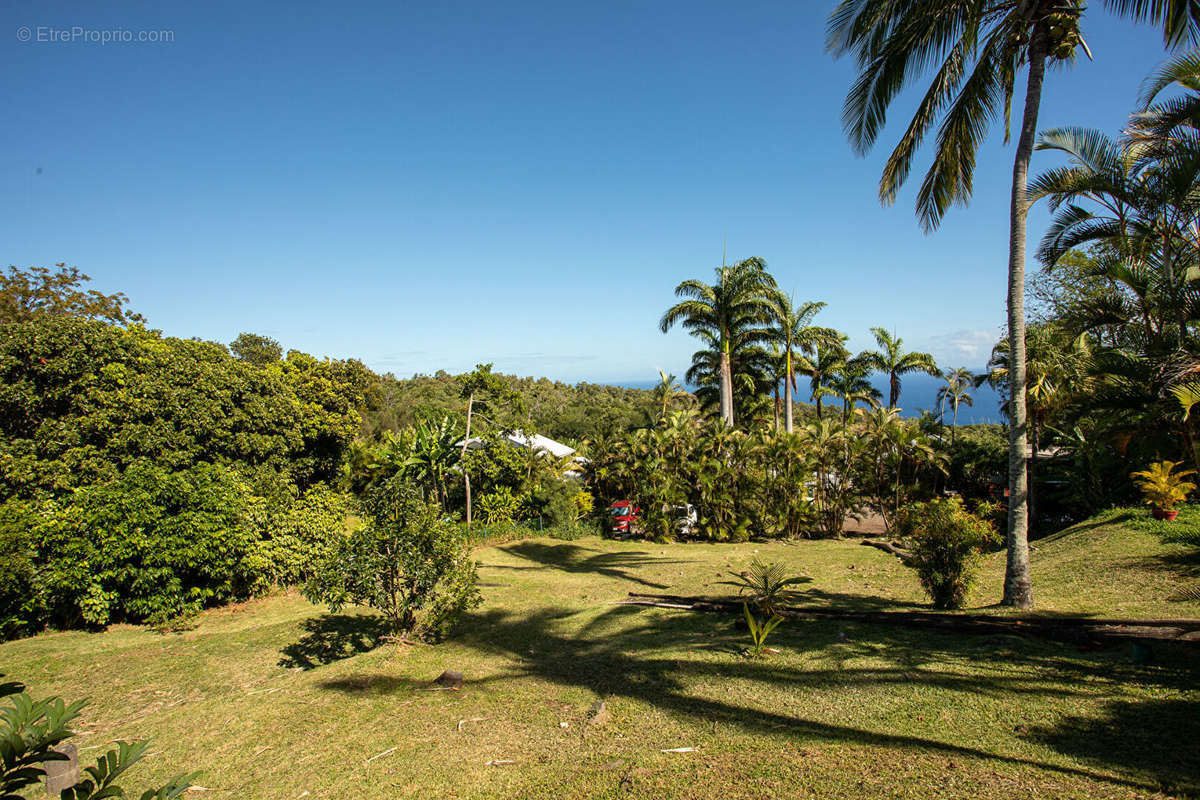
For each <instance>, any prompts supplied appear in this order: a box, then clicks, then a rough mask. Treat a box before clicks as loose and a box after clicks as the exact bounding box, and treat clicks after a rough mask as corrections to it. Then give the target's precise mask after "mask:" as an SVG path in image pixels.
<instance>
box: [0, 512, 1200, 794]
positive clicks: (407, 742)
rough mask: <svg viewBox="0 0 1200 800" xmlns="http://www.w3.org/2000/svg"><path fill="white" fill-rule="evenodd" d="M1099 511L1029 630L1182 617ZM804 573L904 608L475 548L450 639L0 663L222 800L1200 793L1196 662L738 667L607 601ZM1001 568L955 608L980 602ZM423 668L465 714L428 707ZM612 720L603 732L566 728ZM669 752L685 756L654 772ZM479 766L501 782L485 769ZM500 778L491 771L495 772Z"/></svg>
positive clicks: (210, 639)
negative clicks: (84, 700) (480, 599)
mask: <svg viewBox="0 0 1200 800" xmlns="http://www.w3.org/2000/svg"><path fill="white" fill-rule="evenodd" d="M1189 552H1190V551H1188V550H1187V549H1185V548H1183V547H1181V546H1178V545H1165V544H1163V543H1162V541H1161V540H1160V538H1159V537H1158V536H1157V535H1155V534H1153V533H1150V532H1147V531H1145V530H1139V529H1138V527H1137V526H1136V525H1133V524H1130V520H1129V519H1128V518H1127V516H1122V515H1121V514H1120V513H1110V514H1108V515H1106V516H1102V517H1100V518H1097V519H1096V520H1093V521H1091V522H1089V523H1085V524H1083V525H1080V526H1077V527H1076V528H1074V529H1071V530H1069V531H1067V532H1064V533H1062V534H1058V535H1056V536H1054V537H1050V538H1048V539H1044V540H1042V541H1041V542H1039V543H1037V546H1036V550H1035V554H1034V559H1035V561H1034V579H1035V591H1036V593H1037V599H1038V602H1039V606H1040V608H1041V609H1042V610H1044V611H1046V612H1057V613H1068V612H1069V613H1084V614H1094V615H1104V616H1153V617H1164V616H1175V617H1194V616H1200V607H1198V606H1197V605H1196V604H1190V605H1189V604H1180V603H1175V602H1170V601H1168V600H1167V599H1166V597H1167V596H1168V595H1170V594H1171V592H1172V590H1173V589H1174V588H1176V587H1177V586H1178V584H1179V581H1180V580H1181V576H1182V577H1184V578H1187V577H1188V576H1192V577H1196V576H1198V575H1200V563H1198V562H1197V561H1196V560H1194V559H1193V558H1192V557H1190V556H1189V555H1188V553H1189ZM756 557H758V558H763V559H766V560H776V561H781V562H784V563H786V564H788V565H789V566H790V567H791V568H792V570H793V571H794V572H798V573H803V574H806V575H808V576H810V577H811V578H812V582H811V583H809V584H807V585H806V586H805V588H807V589H808V592H809V597H810V601H811V602H812V603H815V604H820V605H823V606H837V607H847V608H897V607H901V608H902V607H920V606H923V605H924V603H925V601H924V599H923V597H922V595H921V593H920V591H919V588H918V586H917V583H916V580H915V577H914V576H913V573H912V572H911V571H910V570H907V569H906V568H904V567H902V566H900V565H899V563H898V562H897V561H896V560H895V559H893V558H891V557H889V556H888V555H886V554H884V553H882V552H879V551H878V550H874V549H872V548H867V547H861V546H859V545H858V544H857V543H856V542H854V541H830V542H801V543H796V544H785V543H772V544H745V545H656V544H647V543H638V542H612V541H604V540H600V539H595V538H589V539H583V540H580V541H576V542H559V541H554V540H549V539H538V540H529V541H523V542H516V543H512V544H507V545H502V546H499V547H495V548H489V549H484V550H480V551H479V552H478V558H479V560H480V563H481V568H480V574H481V578H482V581H483V582H484V584H485V587H484V592H485V596H486V604H485V605H484V606H483V607H481V608H480V609H479V610H478V611H477V612H476V613H475V614H474V615H472V617H471V618H470V620H469V621H468V622H467V623H466V624H465V625H464V626H463V629H462V631H461V633H460V634H459V635H458V636H457V637H456V638H455V639H454V640H452V641H450V642H447V643H445V644H442V645H438V646H436V647H408V646H398V645H382V646H380V645H378V637H379V633H380V631H379V629H378V626H377V624H376V623H375V622H374V619H373V618H372V617H371V616H370V615H360V614H343V615H337V616H330V615H328V614H325V613H324V610H323V609H321V608H316V607H313V606H311V605H310V604H308V603H307V602H305V601H304V600H303V599H301V598H300V597H298V596H296V595H294V594H281V595H277V596H273V597H268V598H265V599H261V600H256V601H254V602H251V603H246V604H244V605H239V606H231V607H227V608H223V609H218V610H213V611H210V612H207V613H206V614H204V615H203V616H202V618H201V621H200V624H199V626H198V627H197V628H196V629H194V630H191V631H187V632H184V633H181V634H171V635H159V634H156V633H153V632H151V631H148V630H144V629H141V628H136V627H132V626H115V627H113V628H112V629H110V630H108V631H107V632H104V633H100V634H87V633H79V632H67V633H50V634H45V635H41V636H37V637H35V638H32V639H26V640H21V641H16V642H10V643H7V644H3V645H0V671H2V672H5V673H7V674H8V676H9V678H13V679H19V680H22V681H24V682H25V683H27V684H28V685H29V687H30V689H31V690H32V692H33V693H34V694H35V695H37V696H41V695H44V694H48V693H60V694H62V695H64V696H66V697H68V698H75V697H81V696H88V697H90V698H91V704H90V705H89V706H88V708H87V709H86V711H85V714H84V718H83V724H82V725H80V726H78V729H79V730H80V733H81V735H80V736H79V737H78V738H77V740H76V742H77V744H78V746H79V747H80V748H81V750H82V755H83V756H85V757H86V756H89V755H93V754H94V753H95V752H96V751H98V750H99V749H100V748H101V747H103V746H104V745H105V744H106V743H108V742H110V741H112V740H114V739H122V738H141V737H152V738H153V740H154V744H153V746H152V755H151V756H150V757H149V758H148V759H147V760H146V761H145V762H144V763H143V764H142V765H140V766H139V767H138V768H137V771H136V772H135V773H133V774H134V775H135V776H137V777H139V778H145V779H146V782H147V783H148V782H149V781H150V780H151V779H162V778H165V777H167V776H169V775H171V774H173V773H175V772H177V771H183V770H194V769H199V770H203V775H202V776H201V778H200V779H199V781H198V782H199V784H200V785H201V786H203V787H204V788H205V790H199V791H194V792H192V793H189V795H188V796H189V797H196V798H200V797H216V798H219V797H233V798H281V799H282V798H290V799H298V798H301V797H306V798H312V800H317V799H318V798H395V797H413V798H447V797H456V798H468V797H470V798H508V797H530V798H534V797H538V798H540V797H553V798H576V797H613V798H618V797H620V798H624V797H653V798H706V800H720V799H721V798H793V797H815V798H835V797H853V798H877V797H913V798H931V797H939V798H940V797H947V798H948V797H963V798H987V797H1003V798H1014V797H1049V798H1067V797H1080V798H1084V797H1086V798H1104V797H1128V798H1133V797H1152V796H1168V795H1169V796H1183V795H1187V794H1189V793H1193V792H1200V744H1198V742H1200V691H1198V690H1197V688H1196V678H1197V674H1198V673H1200V665H1198V664H1197V663H1196V654H1197V650H1195V649H1184V648H1169V647H1158V648H1156V650H1155V658H1154V661H1153V662H1152V663H1151V664H1149V665H1144V666H1138V665H1134V664H1133V663H1132V658H1131V651H1130V648H1129V647H1127V646H1115V647H1112V648H1109V649H1105V650H1099V651H1089V652H1081V651H1080V649H1079V648H1078V647H1076V646H1073V645H1064V644H1057V643H1052V642H1046V641H1041V640H1026V639H1021V638H1017V637H995V636H991V637H982V636H956V635H940V634H932V633H929V632H924V631H911V630H907V629H903V628H893V627H888V626H869V625H858V624H840V623H838V622H830V621H821V622H792V623H787V624H785V625H784V626H782V627H781V628H779V629H778V631H777V632H776V633H775V634H774V635H773V636H772V638H771V640H770V642H769V644H770V645H771V646H773V647H775V648H777V649H778V651H779V652H778V653H775V654H772V655H770V656H769V657H767V658H765V659H762V660H757V661H752V660H748V659H746V658H743V657H742V656H741V655H740V652H741V649H742V648H743V647H744V646H745V643H746V636H745V632H744V631H741V630H738V629H737V628H735V620H734V619H732V618H724V617H719V616H713V615H702V614H691V613H687V612H676V611H671V610H667V609H657V608H643V607H633V606H617V605H612V601H615V600H619V599H621V598H622V597H624V596H625V594H626V592H628V591H639V590H640V591H651V592H654V591H661V592H668V593H676V594H691V593H720V592H723V591H725V587H722V586H720V585H719V582H720V581H721V580H723V575H724V573H727V572H729V571H730V570H737V569H740V568H742V567H743V566H745V565H746V564H748V563H749V561H750V560H751V559H753V558H756ZM1002 571H1003V558H1002V556H1001V555H995V556H993V557H990V558H989V559H988V560H987V562H986V563H985V565H984V569H983V573H982V575H981V579H980V581H979V585H978V588H977V590H976V592H975V593H974V594H973V596H972V600H973V601H974V603H975V604H977V605H980V606H982V605H986V604H988V603H990V602H994V601H995V600H996V599H997V598H998V597H999V591H1000V590H999V587H1000V580H1001V578H1002ZM443 669H456V670H459V671H461V672H463V673H465V675H466V678H467V684H466V686H465V687H464V689H463V690H462V691H444V690H431V688H430V686H429V681H430V680H431V679H432V678H434V677H435V676H437V675H438V674H439V673H440V672H441V671H442V670H443ZM598 700H604V701H605V702H606V703H607V709H608V714H607V716H608V717H609V719H607V721H603V724H598V725H589V724H587V720H588V716H589V709H590V708H591V706H592V704H593V703H595V702H597V701H598ZM680 747H691V748H696V749H695V750H694V751H692V752H662V751H663V750H665V749H669V748H680ZM489 762H502V763H492V764H491V765H489ZM507 762H512V763H507Z"/></svg>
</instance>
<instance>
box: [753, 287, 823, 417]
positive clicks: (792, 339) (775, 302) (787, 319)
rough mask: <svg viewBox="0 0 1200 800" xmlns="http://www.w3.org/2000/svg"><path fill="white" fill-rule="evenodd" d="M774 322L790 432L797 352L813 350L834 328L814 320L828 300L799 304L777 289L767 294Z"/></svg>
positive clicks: (802, 352) (784, 407)
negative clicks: (823, 325)
mask: <svg viewBox="0 0 1200 800" xmlns="http://www.w3.org/2000/svg"><path fill="white" fill-rule="evenodd" d="M768 302H769V304H770V307H771V313H772V315H774V318H775V320H774V322H775V326H774V329H773V331H772V334H773V336H774V339H775V343H776V344H777V345H778V346H779V347H780V349H781V356H782V358H783V370H782V372H783V375H782V377H783V420H784V422H783V427H784V430H786V431H787V432H788V433H792V432H793V431H794V427H793V424H792V392H793V391H794V390H795V388H796V361H795V356H796V354H797V353H801V354H806V353H812V352H813V348H814V347H815V346H816V345H817V344H819V343H821V342H827V341H829V339H830V333H831V331H830V330H829V329H828V328H820V327H817V326H815V325H813V324H812V320H813V317H815V316H816V315H817V312H819V311H820V310H821V309H822V308H824V307H825V303H822V302H812V301H810V302H807V303H802V304H800V305H796V304H795V302H794V301H793V300H792V297H791V295H789V294H786V293H784V292H781V291H779V290H778V289H776V290H775V291H773V292H771V294H770V295H769V297H768Z"/></svg>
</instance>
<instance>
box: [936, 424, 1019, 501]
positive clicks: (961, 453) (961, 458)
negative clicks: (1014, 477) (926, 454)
mask: <svg viewBox="0 0 1200 800" xmlns="http://www.w3.org/2000/svg"><path fill="white" fill-rule="evenodd" d="M1007 484H1008V434H1007V432H1006V431H1005V430H1004V428H1003V427H1002V426H1000V425H962V426H960V427H959V428H958V430H957V432H956V433H955V437H954V442H953V443H952V444H951V445H950V447H949V461H948V463H947V464H946V486H947V487H948V488H950V489H953V490H955V491H956V492H958V493H959V494H960V495H962V496H963V497H964V498H968V499H971V500H982V499H987V498H990V497H994V496H997V495H998V494H999V492H1000V491H1001V489H1002V488H1003V487H1004V486H1006V485H1007Z"/></svg>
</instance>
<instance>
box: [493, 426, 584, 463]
mask: <svg viewBox="0 0 1200 800" xmlns="http://www.w3.org/2000/svg"><path fill="white" fill-rule="evenodd" d="M504 438H505V439H508V440H509V441H510V442H512V443H513V444H515V445H519V446H520V447H528V448H530V449H532V450H533V451H534V452H538V451H545V452H547V453H549V454H550V455H552V456H554V457H555V458H566V457H567V456H573V455H575V448H574V447H569V446H567V445H565V444H563V443H562V442H556V441H554V440H553V439H551V438H550V437H548V436H542V435H541V434H540V433H535V434H533V436H526V435H525V434H524V433H522V432H521V431H512V432H511V433H506V434H504Z"/></svg>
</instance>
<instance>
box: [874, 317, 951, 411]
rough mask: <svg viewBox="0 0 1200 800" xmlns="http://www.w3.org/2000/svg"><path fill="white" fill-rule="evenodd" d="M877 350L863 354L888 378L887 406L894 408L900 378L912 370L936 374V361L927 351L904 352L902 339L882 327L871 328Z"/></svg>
mask: <svg viewBox="0 0 1200 800" xmlns="http://www.w3.org/2000/svg"><path fill="white" fill-rule="evenodd" d="M871 333H873V334H874V335H875V343H876V344H877V345H878V346H879V349H878V350H871V351H868V352H866V353H864V354H863V356H864V357H865V358H866V361H867V363H868V364H870V365H871V367H872V368H874V369H875V370H876V371H877V372H882V373H883V374H884V375H886V376H887V378H888V406H887V407H888V408H895V407H896V403H897V402H898V401H899V400H900V378H901V377H902V376H904V375H908V374H909V373H912V372H924V373H925V374H926V375H938V374H940V373H939V372H938V368H937V362H935V361H934V360H933V356H931V355H929V353H906V352H904V340H903V339H901V338H900V337H898V336H895V335H894V334H891V333H888V332H887V330H886V329H884V328H871Z"/></svg>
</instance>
